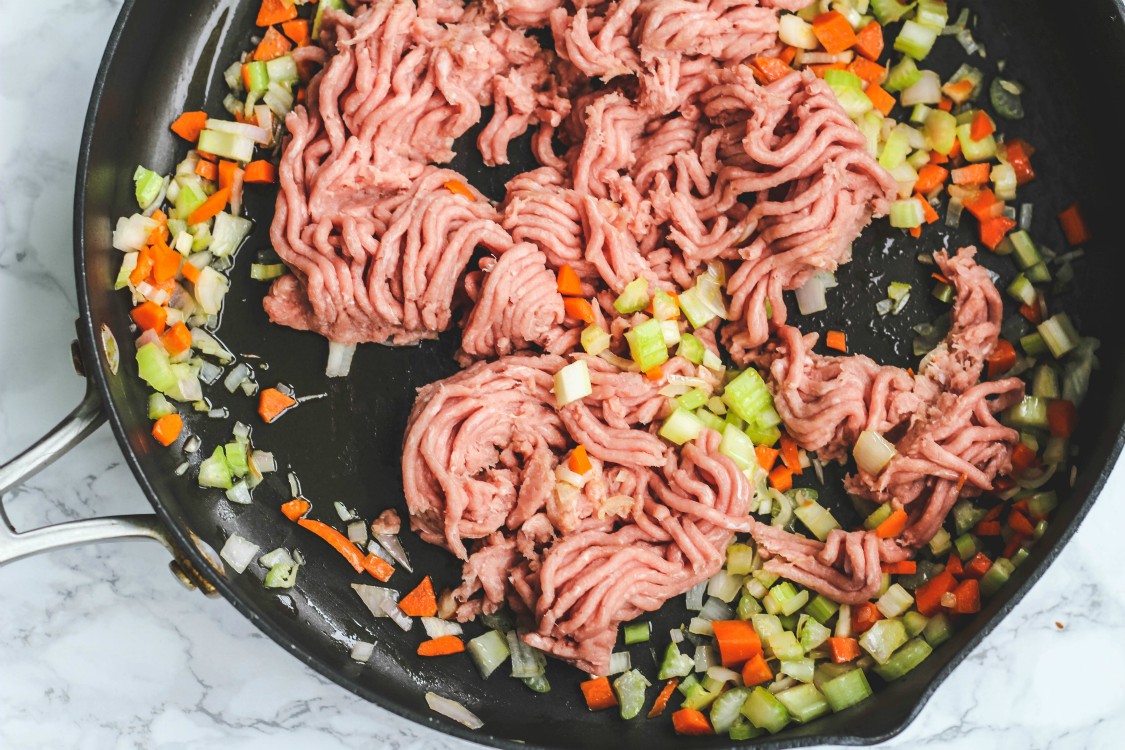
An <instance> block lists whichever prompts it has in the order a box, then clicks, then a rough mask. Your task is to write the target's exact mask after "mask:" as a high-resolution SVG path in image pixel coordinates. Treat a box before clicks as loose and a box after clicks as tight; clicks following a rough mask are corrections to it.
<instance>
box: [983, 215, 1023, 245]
mask: <svg viewBox="0 0 1125 750" xmlns="http://www.w3.org/2000/svg"><path fill="white" fill-rule="evenodd" d="M1015 228H1016V222H1015V220H1014V219H1009V218H1008V217H1007V216H996V217H994V218H992V219H985V220H984V221H982V222H981V223H980V241H981V244H983V245H984V246H985V247H987V248H988V249H989V250H995V249H996V248H997V247H999V246H1000V243H1001V242H1003V241H1004V238H1005V237H1007V236H1008V232H1010V231H1012V230H1013V229H1015Z"/></svg>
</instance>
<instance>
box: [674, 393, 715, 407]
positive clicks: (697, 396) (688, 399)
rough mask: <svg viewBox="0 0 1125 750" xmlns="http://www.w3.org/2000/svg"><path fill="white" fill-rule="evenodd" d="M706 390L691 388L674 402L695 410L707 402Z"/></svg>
mask: <svg viewBox="0 0 1125 750" xmlns="http://www.w3.org/2000/svg"><path fill="white" fill-rule="evenodd" d="M707 399H708V394H707V391H705V390H703V389H702V388H693V389H692V390H690V391H688V392H687V393H685V394H684V395H682V396H680V397H679V398H677V399H676V402H677V403H678V404H679V405H680V406H682V407H683V408H685V409H687V410H688V411H695V410H696V409H698V408H699V407H701V406H703V405H704V404H705V403H707Z"/></svg>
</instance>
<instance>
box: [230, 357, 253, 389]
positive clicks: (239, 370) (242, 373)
mask: <svg viewBox="0 0 1125 750" xmlns="http://www.w3.org/2000/svg"><path fill="white" fill-rule="evenodd" d="M249 379H250V366H249V365H247V364H246V363H245V362H240V363H239V364H237V365H235V366H234V367H233V368H232V369H231V371H230V372H228V373H227V376H226V377H225V378H223V387H224V388H226V389H227V391H228V392H229V393H234V392H235V391H236V390H238V387H239V386H240V385H242V384H243V383H245V382H246V381H247V380H249Z"/></svg>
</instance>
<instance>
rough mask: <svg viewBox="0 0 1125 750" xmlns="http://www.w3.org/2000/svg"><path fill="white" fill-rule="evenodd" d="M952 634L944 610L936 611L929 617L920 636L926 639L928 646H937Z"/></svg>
mask: <svg viewBox="0 0 1125 750" xmlns="http://www.w3.org/2000/svg"><path fill="white" fill-rule="evenodd" d="M952 635H953V626H952V624H951V623H950V622H949V616H948V615H946V614H945V613H944V612H938V613H937V614H936V615H934V616H933V617H931V618H930V621H929V622H927V623H926V628H925V629H924V630H923V631H922V637H923V638H925V639H926V643H928V644H930V646H932V647H934V648H937V647H938V646H940V645H941V644H943V643H945V642H946V641H948V640H949V639H950V637H951V636H952Z"/></svg>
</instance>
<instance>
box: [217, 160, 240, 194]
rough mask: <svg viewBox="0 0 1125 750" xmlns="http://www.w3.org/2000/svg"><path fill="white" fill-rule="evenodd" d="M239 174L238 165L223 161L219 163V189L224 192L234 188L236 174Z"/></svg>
mask: <svg viewBox="0 0 1125 750" xmlns="http://www.w3.org/2000/svg"><path fill="white" fill-rule="evenodd" d="M237 172H238V164H236V163H235V162H233V161H228V160H227V159H223V160H222V161H221V162H219V189H220V190H224V189H227V188H231V187H233V186H234V178H235V174H236V173H237Z"/></svg>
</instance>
